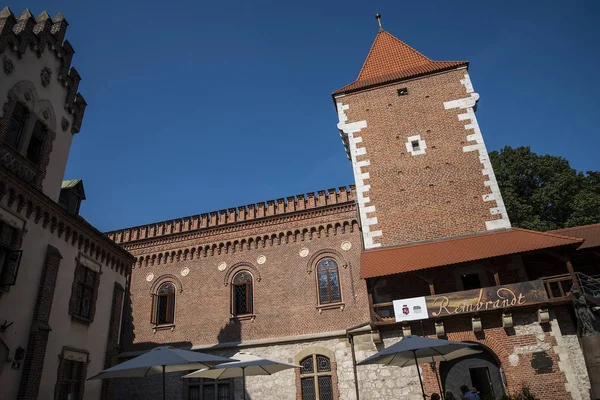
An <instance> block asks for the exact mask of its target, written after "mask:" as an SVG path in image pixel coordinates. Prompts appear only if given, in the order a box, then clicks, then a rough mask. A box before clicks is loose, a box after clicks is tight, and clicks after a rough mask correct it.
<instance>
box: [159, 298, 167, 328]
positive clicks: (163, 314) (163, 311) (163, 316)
mask: <svg viewBox="0 0 600 400" xmlns="http://www.w3.org/2000/svg"><path fill="white" fill-rule="evenodd" d="M167 302H168V296H164V295H161V296H158V302H157V303H158V305H157V307H156V314H157V318H156V319H157V321H158V323H159V324H166V323H167Z"/></svg>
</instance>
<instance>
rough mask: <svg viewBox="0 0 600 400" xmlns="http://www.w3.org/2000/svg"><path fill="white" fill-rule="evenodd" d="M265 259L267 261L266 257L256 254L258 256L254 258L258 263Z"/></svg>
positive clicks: (262, 262) (263, 261)
mask: <svg viewBox="0 0 600 400" xmlns="http://www.w3.org/2000/svg"><path fill="white" fill-rule="evenodd" d="M265 261H267V257H265V256H258V258H257V259H256V262H257V263H259V264H264V263H265Z"/></svg>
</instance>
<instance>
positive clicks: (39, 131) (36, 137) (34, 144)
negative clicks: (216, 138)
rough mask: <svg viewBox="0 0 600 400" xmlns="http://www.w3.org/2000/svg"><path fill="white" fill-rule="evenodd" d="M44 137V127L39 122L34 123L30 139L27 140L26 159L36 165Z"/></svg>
mask: <svg viewBox="0 0 600 400" xmlns="http://www.w3.org/2000/svg"><path fill="white" fill-rule="evenodd" d="M45 136H46V127H45V126H44V125H43V124H42V123H41V122H39V121H36V123H35V126H34V127H33V132H32V135H31V139H29V145H28V146H27V158H28V159H29V161H31V162H33V163H35V164H37V162H38V161H39V159H40V155H41V151H42V145H43V144H44V137H45Z"/></svg>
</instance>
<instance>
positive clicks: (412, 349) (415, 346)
mask: <svg viewBox="0 0 600 400" xmlns="http://www.w3.org/2000/svg"><path fill="white" fill-rule="evenodd" d="M474 347H475V345H474V344H471V343H463V342H452V341H449V340H442V339H432V338H427V337H421V336H406V337H405V338H404V339H402V340H400V341H399V342H397V343H394V344H393V345H391V346H390V347H388V348H387V349H385V350H382V351H380V352H379V353H377V354H374V355H372V356H371V357H368V358H366V359H364V360H363V361H361V362H359V363H357V364H356V365H369V364H383V365H396V366H398V367H406V366H409V365H416V366H417V374H418V375H419V382H420V383H421V391H422V392H423V399H426V398H427V396H426V395H425V388H424V387H423V380H422V379H421V371H419V366H418V364H420V363H429V362H436V361H449V360H454V359H455V358H460V357H464V356H468V355H471V354H477V353H480V352H481V350H477V349H475V348H474ZM436 377H437V376H436ZM438 386H439V387H440V392H441V391H442V388H441V385H440V381H439V379H438ZM441 396H443V394H441Z"/></svg>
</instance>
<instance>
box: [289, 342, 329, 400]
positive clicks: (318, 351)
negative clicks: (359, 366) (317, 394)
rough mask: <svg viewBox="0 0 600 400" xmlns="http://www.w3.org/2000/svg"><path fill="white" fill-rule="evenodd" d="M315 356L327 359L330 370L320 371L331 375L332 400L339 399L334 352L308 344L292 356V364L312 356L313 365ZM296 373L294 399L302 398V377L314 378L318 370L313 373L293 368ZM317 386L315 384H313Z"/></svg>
mask: <svg viewBox="0 0 600 400" xmlns="http://www.w3.org/2000/svg"><path fill="white" fill-rule="evenodd" d="M317 356H324V357H326V358H328V359H329V365H330V371H327V373H321V376H322V375H328V376H331V393H332V399H333V400H339V398H340V393H339V388H338V377H337V362H336V359H335V353H334V352H333V351H332V350H330V349H328V348H326V347H321V346H309V347H307V348H305V349H303V350H302V351H300V352H299V353H297V354H296V355H295V356H294V364H296V365H301V364H300V363H301V362H302V361H303V360H305V359H306V358H307V357H313V366H314V365H315V364H314V361H315V359H316V357H317ZM295 374H296V400H302V378H306V377H308V376H313V377H314V378H315V379H317V377H318V376H319V372H317V371H315V373H313V374H302V371H301V368H296V369H295ZM315 386H317V385H315Z"/></svg>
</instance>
